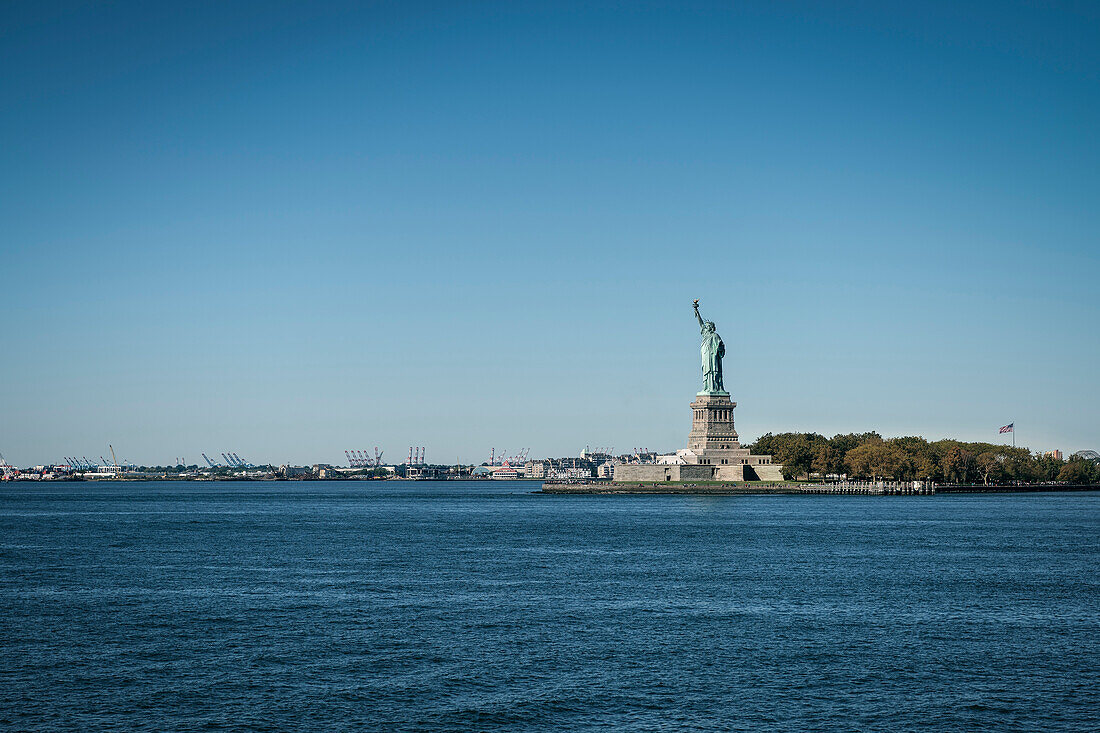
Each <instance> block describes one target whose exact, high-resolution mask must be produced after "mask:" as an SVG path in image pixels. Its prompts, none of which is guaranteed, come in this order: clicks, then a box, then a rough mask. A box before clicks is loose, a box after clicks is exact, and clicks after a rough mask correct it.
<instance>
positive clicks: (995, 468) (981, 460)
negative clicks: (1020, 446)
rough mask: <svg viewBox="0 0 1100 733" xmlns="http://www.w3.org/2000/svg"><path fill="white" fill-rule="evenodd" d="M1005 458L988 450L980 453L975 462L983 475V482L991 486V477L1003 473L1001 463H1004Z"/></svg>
mask: <svg viewBox="0 0 1100 733" xmlns="http://www.w3.org/2000/svg"><path fill="white" fill-rule="evenodd" d="M1004 458H1005V457H1004V456H1003V455H998V454H996V453H994V452H993V451H988V450H987V451H985V452H984V453H981V454H979V455H978V457H977V458H976V459H975V460H974V464H975V466H976V467H977V469H978V472H979V473H981V475H982V483H983V484H985V485H986V486H989V477H990V476H993V477H994V478H996V476H998V475H999V474H1000V473H1001V464H1002V463H1004Z"/></svg>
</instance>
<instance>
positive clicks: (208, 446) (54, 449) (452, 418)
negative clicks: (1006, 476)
mask: <svg viewBox="0 0 1100 733" xmlns="http://www.w3.org/2000/svg"><path fill="white" fill-rule="evenodd" d="M0 27H3V28H4V43H3V44H0V62H2V63H3V65H4V68H5V69H6V70H8V73H6V74H4V75H3V76H2V77H0V92H2V93H3V96H4V99H5V110H6V114H5V115H3V116H2V117H0V136H2V137H0V139H2V140H3V141H4V144H3V145H0V221H3V229H2V241H3V248H2V254H3V258H2V260H0V262H2V264H3V271H4V274H5V277H4V279H3V282H2V284H0V314H2V318H0V334H2V339H3V347H4V358H3V359H0V405H2V406H3V420H2V421H0V452H2V453H3V454H4V456H5V457H6V458H7V459H8V460H9V461H10V462H12V463H13V464H16V465H21V466H26V465H34V464H38V463H49V462H55V461H60V460H62V459H63V457H64V456H70V455H75V456H84V455H86V456H88V457H89V458H92V457H93V456H94V457H98V456H100V455H109V454H108V453H107V446H108V444H109V443H110V444H113V446H114V448H115V451H116V452H117V454H118V458H119V460H120V461H123V460H131V461H134V462H136V463H139V464H145V465H153V464H164V463H166V462H168V461H170V460H172V459H173V458H175V457H186V458H187V459H188V462H189V463H199V464H201V463H202V461H201V458H202V456H201V453H202V452H206V453H207V454H208V455H210V456H212V457H213V456H215V455H216V454H220V453H221V452H223V451H232V452H234V453H236V454H238V455H239V456H240V457H241V458H243V459H246V460H248V461H251V462H255V463H269V462H276V463H286V462H292V463H317V462H323V463H338V462H343V460H344V453H343V451H344V450H347V449H373V447H374V446H378V447H379V448H381V449H382V450H384V451H385V453H386V458H387V462H400V460H401V459H402V458H403V457H404V455H405V453H406V451H407V450H408V446H425V447H426V450H427V458H428V460H429V462H438V463H441V464H444V463H451V462H455V461H456V460H461V462H463V463H480V462H481V461H483V460H486V459H487V457H488V455H489V451H490V449H491V448H493V447H496V448H497V449H501V448H503V449H507V450H509V451H518V450H519V449H522V448H530V449H531V455H532V456H540V457H541V456H563V455H575V454H576V453H578V452H579V451H580V450H581V449H582V448H584V447H585V445H589V446H596V445H600V446H613V447H615V449H616V451H621V452H626V451H628V450H630V449H632V448H634V447H638V448H642V447H646V448H650V449H656V450H675V449H677V448H680V447H682V446H683V445H684V444H685V440H686V437H687V434H688V431H689V430H690V428H691V413H690V410H689V408H688V407H687V404H688V402H689V401H690V400H691V399H692V398H693V396H694V394H695V392H696V391H698V389H699V383H700V375H699V352H698V349H699V343H698V338H699V334H698V327H697V325H696V323H695V319H694V316H693V314H692V309H691V303H692V300H693V299H695V298H698V299H699V300H700V306H701V308H702V310H703V312H704V313H705V315H706V317H707V318H708V319H711V320H714V321H715V322H716V324H717V329H718V332H719V333H720V334H722V336H723V338H724V340H725V344H726V350H727V352H726V359H725V386H726V387H727V388H728V390H729V391H730V393H731V397H732V399H733V400H735V401H736V402H737V403H738V408H737V411H736V420H737V430H738V432H739V433H740V434H741V439H742V442H743V443H746V444H747V443H750V442H752V441H753V440H754V439H755V438H756V437H758V436H759V435H761V434H764V433H767V432H773V433H778V432H786V431H800V432H809V431H812V432H818V433H822V434H825V435H830V436H831V435H833V434H835V433H847V432H863V431H867V430H877V431H879V432H880V433H882V434H883V435H884V436H900V435H922V436H924V437H926V438H928V439H930V440H937V439H941V438H958V439H961V440H971V441H978V440H982V441H989V442H994V443H996V442H1002V443H1005V444H1006V445H1007V444H1010V443H1011V437H1012V436H1010V435H1000V434H999V433H998V428H999V427H1000V426H1002V425H1006V424H1008V423H1014V424H1015V426H1016V431H1017V433H1016V444H1017V445H1018V446H1027V447H1030V448H1031V449H1033V450H1037V451H1050V450H1055V449H1057V450H1061V451H1063V452H1064V453H1065V455H1067V456H1068V455H1069V454H1071V453H1073V452H1075V451H1077V450H1081V449H1096V450H1100V428H1098V427H1097V424H1098V416H1100V394H1098V389H1097V385H1096V379H1095V372H1096V368H1095V365H1096V364H1097V363H1098V361H1100V343H1098V339H1097V338H1096V330H1097V325H1096V324H1097V323H1098V322H1100V306H1098V305H1097V301H1096V296H1095V293H1096V289H1097V282H1098V281H1100V277H1098V276H1100V237H1098V235H1100V211H1098V207H1097V206H1096V202H1097V201H1098V200H1100V144H1098V138H1097V132H1096V130H1097V120H1098V119H1100V45H1098V44H1096V38H1097V30H1098V29H1100V9H1098V8H1097V7H1096V6H1095V5H1091V4H1073V3H1069V4H1065V5H1063V6H1061V7H1046V6H1037V5H1034V4H1029V3H975V4H970V5H966V6H961V5H959V4H958V3H922V4H919V5H918V6H911V5H906V4H897V5H885V4H884V5H875V6H864V5H858V4H845V3H839V4H830V5H828V6H827V7H822V6H819V5H815V4H810V3H791V4H782V5H778V6H773V5H772V4H760V5H758V6H744V7H730V6H729V5H727V4H724V3H699V4H691V5H685V4H683V3H654V4H646V5H645V6H623V5H621V4H601V3H575V4H574V3H561V2H557V3H522V4H506V3H487V4H478V5H476V6H455V5H448V4H442V5H436V4H427V3H379V4H372V5H370V6H369V7H364V6H361V5H360V4H357V3H351V4H345V3H330V4H316V5H297V4H283V3H237V4H214V5H204V6H202V7H188V6H173V5H161V4H147V3H129V2H122V3H112V4H109V5H103V4H82V3H72V4H60V5H50V6H44V5H42V4H39V3H8V4H5V5H4V6H3V7H2V8H0ZM734 334H736V337H734Z"/></svg>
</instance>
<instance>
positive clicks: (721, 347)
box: [692, 299, 726, 394]
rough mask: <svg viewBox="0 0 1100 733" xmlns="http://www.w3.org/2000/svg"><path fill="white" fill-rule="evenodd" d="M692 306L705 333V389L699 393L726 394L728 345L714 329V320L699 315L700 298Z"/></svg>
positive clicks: (701, 345) (703, 350)
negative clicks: (724, 367) (724, 360)
mask: <svg viewBox="0 0 1100 733" xmlns="http://www.w3.org/2000/svg"><path fill="white" fill-rule="evenodd" d="M692 307H693V308H694V309H695V320H697V321H698V322H699V333H701V334H702V335H703V342H702V344H700V346H699V351H700V353H701V354H702V357H703V391H702V392H700V393H699V394H725V392H726V388H725V387H724V386H723V385H722V357H723V356H725V355H726V345H725V344H724V343H722V337H721V336H719V335H718V332H717V331H715V330H714V321H704V320H703V318H702V316H700V315H699V300H698V299H696V300H695V302H694V303H692Z"/></svg>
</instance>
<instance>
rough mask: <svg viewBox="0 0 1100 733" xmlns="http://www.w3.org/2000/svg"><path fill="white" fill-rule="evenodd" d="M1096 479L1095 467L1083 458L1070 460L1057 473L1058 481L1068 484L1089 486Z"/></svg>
mask: <svg viewBox="0 0 1100 733" xmlns="http://www.w3.org/2000/svg"><path fill="white" fill-rule="evenodd" d="M1096 479H1097V467H1096V464H1094V463H1093V462H1092V461H1087V460H1085V459H1084V458H1070V459H1069V463H1067V464H1066V465H1064V466H1062V470H1061V471H1059V472H1058V480H1059V481H1065V482H1066V483H1070V484H1091V483H1095V481H1096Z"/></svg>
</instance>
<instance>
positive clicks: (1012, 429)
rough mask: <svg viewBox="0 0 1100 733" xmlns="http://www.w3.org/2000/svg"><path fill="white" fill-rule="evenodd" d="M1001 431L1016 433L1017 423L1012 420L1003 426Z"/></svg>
mask: <svg viewBox="0 0 1100 733" xmlns="http://www.w3.org/2000/svg"><path fill="white" fill-rule="evenodd" d="M1001 432H1002V433H1014V432H1016V423H1014V422H1010V423H1009V424H1008V425H1005V426H1004V427H1003V428H1001Z"/></svg>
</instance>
